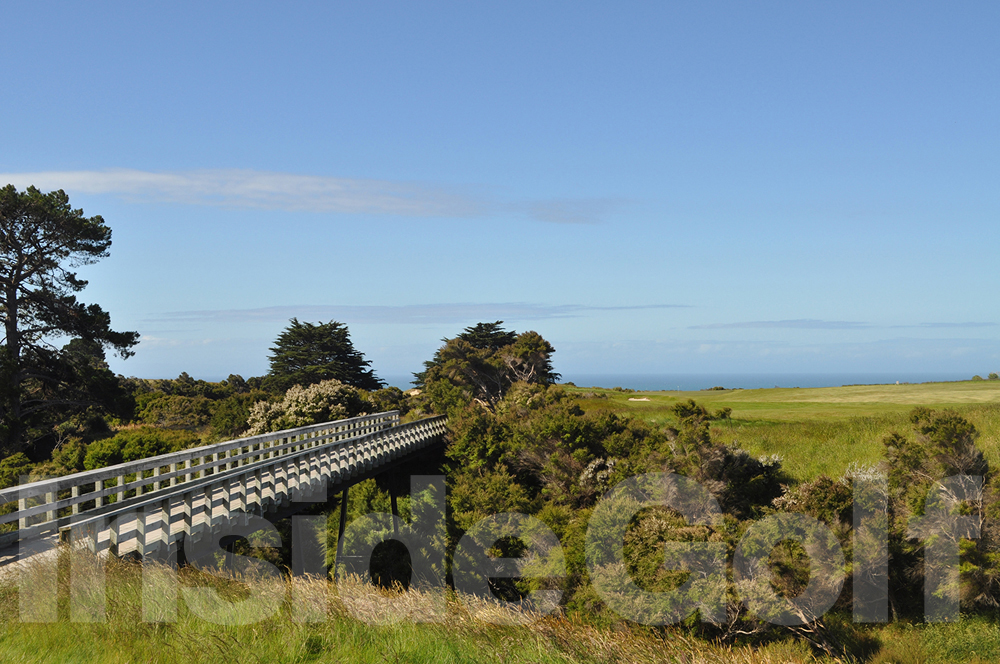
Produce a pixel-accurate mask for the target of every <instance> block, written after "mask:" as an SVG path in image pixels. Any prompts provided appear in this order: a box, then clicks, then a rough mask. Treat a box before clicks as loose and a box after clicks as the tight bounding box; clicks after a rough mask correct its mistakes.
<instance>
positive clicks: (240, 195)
mask: <svg viewBox="0 0 1000 664" xmlns="http://www.w3.org/2000/svg"><path fill="white" fill-rule="evenodd" d="M3 183H11V184H14V185H15V186H17V187H19V188H24V187H27V186H29V185H34V186H36V187H38V188H39V189H42V190H51V189H64V190H66V191H69V192H70V193H73V192H79V193H84V194H111V195H115V196H120V197H121V198H123V199H126V200H129V201H139V202H152V203H182V204H186V205H211V206H220V207H238V208H257V209H267V210H288V211H306V212H325V213H344V214H375V215H395V216H404V217H446V218H475V217H488V216H493V215H496V214H503V213H506V214H514V215H518V216H521V215H523V216H527V217H530V218H532V219H536V220H539V221H547V222H554V223H594V222H597V221H601V220H602V219H604V218H605V216H606V215H607V214H608V213H609V212H612V211H613V210H614V209H615V208H617V207H619V206H620V205H621V203H622V201H618V200H611V199H601V198H593V199H576V200H549V201H546V200H542V201H528V202H507V201H502V200H498V199H490V198H489V197H487V196H483V195H479V194H476V193H473V192H471V191H470V190H468V189H466V188H462V187H455V186H444V185H436V184H430V183H421V182H403V181H394V180H375V179H363V178H339V177H327V176H317V175H300V174H294V173H275V172H269V171H255V170H241V169H214V170H212V169H208V170H194V171H172V172H171V171H168V172H153V171H140V170H133V169H124V168H116V169H108V170H101V171H44V172H37V173H0V184H3Z"/></svg>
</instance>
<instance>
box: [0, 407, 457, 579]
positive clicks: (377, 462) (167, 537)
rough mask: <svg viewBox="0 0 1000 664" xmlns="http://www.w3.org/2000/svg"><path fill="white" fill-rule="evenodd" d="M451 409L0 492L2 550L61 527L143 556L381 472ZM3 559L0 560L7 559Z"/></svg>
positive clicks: (248, 441)
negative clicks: (10, 528)
mask: <svg viewBox="0 0 1000 664" xmlns="http://www.w3.org/2000/svg"><path fill="white" fill-rule="evenodd" d="M444 430H445V418H444V417H432V418H427V419H424V420H418V421H416V422H409V423H406V424H400V423H399V413H398V412H396V411H390V412H386V413H377V414H374V415H366V416H363V417H356V418H351V419H347V420H338V421H336V422H324V423H322V424H315V425H311V426H306V427H300V428H297V429H288V430H285V431H277V432H274V433H268V434H261V435H258V436H252V437H249V438H241V439H238V440H232V441H226V442H223V443H218V444H215V445H208V446H204V447H198V448H193V449H190V450H183V451H181V452H176V453H173V454H167V455H162V456H157V457H150V458H147V459H141V460H138V461H133V462H129V463H124V464H119V465H116V466H110V467H108V468H101V469H97V470H92V471H87V472H83V473H76V474H73V475H67V476H64V477H58V478H53V479H48V480H42V481H38V482H32V483H30V484H24V485H21V486H18V487H12V488H10V489H5V490H3V491H0V504H4V503H11V502H14V501H17V505H18V510H17V511H16V512H13V513H10V514H5V515H0V524H3V523H14V522H16V523H18V526H19V528H18V531H16V532H13V533H5V534H3V535H0V549H2V548H4V547H7V546H10V545H12V544H14V543H15V542H18V541H20V544H21V547H20V548H21V554H22V555H21V557H22V558H23V557H24V554H29V555H30V551H31V550H32V549H33V548H39V549H46V548H49V547H50V544H48V542H50V541H51V539H52V538H53V537H55V536H59V537H61V538H62V539H63V540H64V541H70V542H72V543H74V544H77V545H83V546H87V548H89V549H91V550H92V551H94V552H96V553H101V552H104V551H107V552H110V553H113V554H116V555H123V554H124V553H127V552H129V551H135V552H137V553H140V554H142V555H146V554H148V553H151V552H154V551H162V550H164V549H167V550H169V549H172V548H174V547H175V546H176V545H177V543H178V542H179V541H181V540H182V539H183V538H185V537H190V538H194V539H195V540H198V539H200V538H201V537H202V536H204V534H205V533H206V532H210V531H213V530H215V529H216V528H217V527H218V526H219V525H220V524H221V523H222V522H223V520H228V519H231V518H233V517H239V516H240V515H246V514H250V513H258V514H269V513H270V514H274V513H277V512H279V511H281V510H284V509H287V508H288V507H289V505H290V503H292V502H315V501H318V500H326V493H327V490H328V489H329V488H331V487H334V486H337V485H341V484H344V485H346V484H351V483H353V482H355V481H359V480H361V479H364V478H365V477H369V476H374V475H377V474H378V473H380V472H383V470H384V469H386V468H388V467H389V466H390V465H391V464H393V463H394V462H397V461H399V460H401V459H403V458H405V457H408V456H409V455H412V454H414V453H417V452H419V451H420V450H422V449H424V448H426V447H427V446H428V445H431V444H433V443H434V442H436V441H437V440H439V439H440V438H441V436H442V434H443V433H444ZM2 564H3V560H0V565H2Z"/></svg>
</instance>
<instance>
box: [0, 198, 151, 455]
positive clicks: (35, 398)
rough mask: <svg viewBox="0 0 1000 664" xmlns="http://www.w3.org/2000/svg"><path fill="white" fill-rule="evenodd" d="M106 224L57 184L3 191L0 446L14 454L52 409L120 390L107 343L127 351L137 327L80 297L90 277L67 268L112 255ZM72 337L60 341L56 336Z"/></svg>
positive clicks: (43, 429) (40, 431)
mask: <svg viewBox="0 0 1000 664" xmlns="http://www.w3.org/2000/svg"><path fill="white" fill-rule="evenodd" d="M110 247H111V229H110V228H108V226H107V225H105V223H104V219H102V218H101V217H100V216H94V217H86V216H84V214H83V211H82V210H74V209H73V208H71V207H70V204H69V197H68V196H67V195H66V193H65V192H63V191H62V190H59V191H53V192H49V193H42V192H41V191H39V190H38V189H36V188H35V187H28V189H27V190H25V191H18V190H17V189H16V188H15V187H14V186H13V185H7V186H6V187H4V188H3V189H0V316H2V317H3V324H4V339H3V343H2V345H0V447H2V448H3V449H4V451H6V452H8V453H10V452H13V451H17V450H20V449H23V448H24V447H25V446H26V445H28V444H30V443H31V442H32V441H33V440H35V439H37V438H39V437H41V436H44V435H45V434H46V433H47V432H48V431H50V430H51V426H52V424H53V423H54V420H55V419H58V415H59V414H61V415H63V416H65V415H66V414H67V412H68V411H72V410H74V409H76V410H79V409H80V408H84V407H87V406H90V405H95V404H99V403H101V402H102V401H104V400H105V399H106V398H108V397H112V398H114V397H115V395H113V394H111V393H114V392H116V389H115V383H116V381H115V377H114V376H113V374H111V373H110V371H109V370H108V368H107V365H106V364H105V362H104V359H105V356H104V351H105V350H108V349H110V350H114V351H115V352H117V353H118V354H119V355H120V356H121V357H129V356H130V355H132V347H133V346H135V344H136V343H138V340H139V335H138V333H137V332H116V331H114V330H112V329H111V316H110V315H109V314H108V313H107V312H106V311H104V310H103V309H101V307H100V306H98V305H96V304H84V303H82V302H79V301H77V299H76V295H75V294H76V293H78V292H80V291H82V290H83V289H84V288H85V287H86V285H87V282H86V281H85V280H83V279H80V278H79V277H78V276H77V274H76V273H75V272H74V271H73V270H72V269H73V268H76V267H79V266H82V265H88V264H91V263H95V262H97V261H99V260H100V259H102V258H105V257H107V256H108V249H109V248H110ZM67 338H68V339H69V343H68V344H66V345H65V347H63V348H58V347H56V345H55V342H56V340H59V339H62V340H66V339H67Z"/></svg>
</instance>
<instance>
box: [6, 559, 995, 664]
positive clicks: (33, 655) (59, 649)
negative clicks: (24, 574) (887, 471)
mask: <svg viewBox="0 0 1000 664" xmlns="http://www.w3.org/2000/svg"><path fill="white" fill-rule="evenodd" d="M66 555H67V554H64V558H63V561H62V562H63V563H64V565H65V563H66ZM83 567H87V566H86V565H84V566H83ZM91 569H93V568H91ZM105 571H106V587H107V594H106V597H107V600H106V601H107V604H106V607H107V609H106V613H105V614H104V615H105V620H104V621H103V622H96V623H82V622H69V621H68V620H67V614H68V610H69V609H68V606H67V602H66V598H67V597H68V595H69V588H68V584H67V582H66V575H65V574H63V575H62V576H61V578H60V586H61V597H62V599H61V601H60V607H59V612H60V618H61V620H60V621H59V622H55V623H26V622H19V621H18V620H17V606H18V598H17V596H16V591H15V590H13V588H11V587H10V586H6V585H0V605H2V606H4V607H5V608H6V609H7V610H6V611H4V612H3V614H2V617H0V661H2V662H4V663H7V662H23V663H25V664H28V663H31V664H35V663H37V664H49V663H53V662H58V663H59V664H65V663H75V662H78V663H80V664H84V663H87V664H89V663H94V664H126V663H133V662H135V663H144V664H145V663H149V664H160V663H163V664H193V663H196V662H218V661H239V662H261V663H263V662H267V663H268V664H270V663H272V662H273V663H275V664H285V663H288V664H293V663H295V664H298V663H310V662H317V663H319V662H427V663H429V664H431V663H432V664H439V663H440V664H450V663H452V662H455V663H458V662H498V663H501V662H502V663H512V664H513V663H522V662H523V663H528V662H539V663H541V662H546V663H548V662H552V663H567V664H569V663H574V662H579V663H590V662H594V663H598V662H600V663H608V664H610V663H614V662H684V663H685V664H695V663H704V664H715V663H718V664H778V663H789V664H805V663H807V662H828V663H834V662H844V661H855V660H842V659H833V658H829V657H825V656H817V655H815V654H814V653H812V652H810V649H809V647H808V646H807V645H806V644H805V643H803V642H800V641H794V640H791V639H788V640H785V641H778V642H772V643H769V644H767V645H766V646H764V647H760V648H754V647H751V646H750V645H737V646H730V645H722V644H713V643H708V642H705V641H703V640H700V639H698V638H695V637H692V636H691V635H690V633H688V632H686V631H685V630H683V629H665V630H661V631H659V632H656V633H654V632H651V631H649V630H647V629H644V628H634V627H629V626H627V625H625V624H621V625H618V626H616V627H610V628H608V627H605V628H596V627H593V626H591V625H587V624H585V623H583V622H581V621H579V620H572V619H566V618H560V617H542V618H540V617H538V616H532V615H528V614H523V613H517V612H513V611H509V610H506V609H498V608H496V607H495V606H493V605H489V604H486V603H484V602H482V601H478V600H474V599H473V600H469V599H468V598H463V599H462V600H461V601H459V599H457V598H456V597H454V596H451V597H450V598H449V601H448V605H447V610H446V613H445V614H444V615H443V616H437V617H436V616H432V615H430V614H429V610H428V607H429V606H431V605H432V602H431V599H430V598H429V597H428V596H427V595H426V594H425V593H423V592H420V591H410V592H408V593H405V594H398V593H391V592H380V591H378V590H375V589H374V588H373V587H372V586H370V585H367V584H361V583H359V582H357V581H356V580H354V579H348V580H346V581H342V582H341V585H340V586H339V588H340V590H339V596H337V591H336V590H335V589H334V586H333V585H332V584H330V583H329V582H327V581H325V580H320V579H314V580H311V581H306V582H304V583H302V584H301V585H299V586H298V587H297V591H296V592H297V595H296V597H295V600H294V601H291V600H289V599H288V597H287V596H286V595H285V593H286V592H287V588H286V587H285V585H284V583H280V584H277V585H268V584H266V583H264V584H258V585H256V586H255V587H254V589H255V595H256V596H257V597H264V596H268V595H272V594H273V596H277V597H284V598H285V599H284V602H283V603H282V604H281V608H280V610H279V612H278V613H276V614H275V615H273V616H272V617H269V618H267V619H265V620H261V621H256V622H252V623H251V624H246V625H231V626H223V625H218V624H213V623H212V622H208V621H206V620H203V619H201V618H199V617H197V616H196V615H195V614H194V613H192V611H191V610H190V609H189V608H188V606H187V605H186V604H185V603H184V602H181V603H180V610H179V611H178V613H177V619H176V621H174V622H166V623H153V622H145V621H143V620H142V619H141V617H142V615H143V613H142V611H143V604H142V603H141V601H140V598H141V596H142V581H141V568H140V567H139V566H138V565H135V564H131V563H125V562H117V561H115V562H113V563H111V564H109V565H108V566H107V568H106V570H105ZM29 573H30V574H37V573H39V571H38V570H33V571H30V572H29ZM75 583H76V584H79V585H78V586H77V589H81V588H82V590H83V593H82V595H83V596H85V597H86V596H90V597H93V596H94V593H95V592H96V591H97V589H99V588H100V577H99V575H96V574H93V573H92V572H91V573H89V574H88V573H84V575H83V576H82V577H79V576H78V579H77V581H76V582H75ZM181 583H182V584H183V585H185V586H189V585H202V586H204V585H206V584H207V585H209V586H211V587H213V588H215V589H216V590H218V591H219V592H220V594H221V595H222V596H223V597H227V598H228V599H230V600H234V601H237V602H238V601H241V600H245V599H246V598H247V597H248V592H247V591H246V589H243V588H241V587H240V584H236V583H233V582H222V581H219V580H218V579H215V580H212V579H210V578H208V577H204V576H199V575H198V574H197V573H194V572H190V571H184V572H182V574H181ZM279 601H281V600H279ZM294 611H298V612H300V613H299V615H300V616H302V615H308V616H310V618H311V619H312V622H306V621H302V620H296V619H295V617H293V615H292V614H293V612H294ZM233 615H236V616H239V615H241V612H240V610H239V609H237V610H236V611H234V613H233ZM484 617H488V618H489V620H483V618H484ZM524 619H529V620H531V621H532V622H531V623H530V624H528V625H525V626H512V625H511V623H512V622H515V621H521V620H524ZM495 623H506V624H495ZM861 629H862V632H863V633H864V636H865V637H866V638H867V640H868V641H869V642H870V644H871V645H872V646H874V647H873V648H872V654H871V657H869V658H867V659H866V660H864V661H868V662H872V663H873V664H888V663H890V662H896V663H901V664H910V663H913V664H917V663H927V664H944V663H946V662H949V663H950V662H957V661H961V662H972V663H973V664H978V663H981V662H995V661H1000V627H998V625H997V624H996V622H991V621H989V620H985V619H982V618H976V619H973V620H965V621H963V622H961V623H958V624H944V625H917V626H913V625H902V624H894V625H889V626H883V627H872V628H867V629H866V628H861ZM855 633H856V634H857V631H855Z"/></svg>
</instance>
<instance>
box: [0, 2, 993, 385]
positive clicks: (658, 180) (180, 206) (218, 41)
mask: <svg viewBox="0 0 1000 664" xmlns="http://www.w3.org/2000/svg"><path fill="white" fill-rule="evenodd" d="M4 26H5V29H4V33H5V37H4V39H3V40H2V41H0V64H2V71H3V76H2V78H0V89H2V92H3V97H2V98H3V102H2V104H0V119H2V122H0V180H2V181H3V184H6V183H7V182H12V183H14V184H16V185H18V186H19V187H22V188H23V187H25V186H27V185H29V184H35V185H37V186H38V187H39V188H42V189H44V190H50V189H56V188H61V189H65V190H66V191H67V192H68V193H69V195H70V200H71V202H72V203H73V204H74V206H77V207H82V208H83V209H84V211H85V212H86V213H87V214H90V215H93V214H100V215H102V216H103V217H104V218H105V220H106V221H107V223H108V224H109V225H110V226H111V228H112V229H113V232H114V245H113V247H112V254H111V257H110V258H108V259H106V260H105V261H103V262H102V263H100V264H98V265H95V266H90V267H87V268H85V269H84V270H83V271H82V273H83V275H84V276H85V277H87V278H89V279H90V281H91V284H90V286H89V287H88V288H87V289H86V290H85V291H84V292H83V294H82V296H81V297H82V299H83V300H84V301H87V302H97V303H99V304H101V305H102V306H103V307H105V308H106V309H107V310H108V311H110V312H111V315H112V320H113V324H114V326H115V327H116V328H117V329H128V330H138V331H139V332H140V333H141V334H142V342H141V343H140V345H139V346H138V347H137V353H136V356H135V357H133V358H131V359H129V360H127V361H121V360H118V359H116V358H112V359H111V363H112V367H113V368H114V369H115V370H116V371H118V372H120V373H123V374H126V375H138V376H144V377H170V376H176V375H177V374H179V373H180V372H181V371H187V372H188V373H190V374H191V375H193V376H196V377H201V378H210V379H211V378H216V379H217V378H221V377H224V376H226V375H228V374H229V373H240V374H243V375H244V376H249V375H260V374H262V373H264V372H265V371H266V370H267V352H268V351H267V349H268V346H269V345H270V344H271V343H272V342H273V340H274V338H275V337H276V336H277V334H278V333H279V332H280V330H281V329H282V328H283V327H284V326H285V325H286V324H287V322H288V319H289V318H291V317H292V316H297V317H298V318H299V319H300V320H308V321H320V320H324V321H325V320H331V319H335V320H339V321H341V322H343V323H346V324H347V325H348V326H349V328H350V330H351V334H352V338H353V339H354V342H355V345H356V346H357V347H358V348H359V349H360V350H361V351H362V352H364V353H365V354H366V356H367V357H368V358H369V359H371V360H372V362H373V366H374V368H375V369H376V372H377V373H379V374H380V375H399V374H405V373H408V372H411V371H415V370H418V369H419V368H420V363H421V362H422V361H423V360H425V359H428V358H429V357H430V356H431V355H432V354H433V352H434V350H435V349H436V348H437V347H438V346H439V345H440V339H441V338H442V337H445V336H454V335H455V334H456V333H458V332H460V331H461V329H462V328H463V327H465V326H467V325H470V324H473V323H475V322H477V321H481V320H497V319H502V320H504V321H506V323H507V326H508V327H511V328H513V329H517V330H519V331H520V330H525V329H534V330H537V331H538V332H540V333H541V334H542V335H543V336H545V337H546V338H547V339H549V340H550V341H551V342H552V343H553V345H554V346H555V347H556V349H557V353H556V356H555V358H554V359H555V364H556V368H557V370H560V371H562V373H563V374H564V375H565V376H566V377H567V378H572V376H573V374H575V373H577V374H579V373H588V374H592V373H605V372H612V373H698V372H732V373H740V372H834V371H843V372H873V371H879V372H883V371H884V372H893V371H899V372H958V373H963V374H964V373H967V374H969V375H971V374H973V373H981V374H985V373H987V372H989V371H996V370H1000V325H998V323H1000V316H998V314H997V308H996V302H997V300H998V298H997V294H998V292H1000V288H998V287H1000V269H998V263H1000V256H998V248H1000V223H998V222H1000V187H998V184H1000V159H998V155H1000V122H998V121H997V118H1000V40H998V39H997V38H996V35H997V34H998V32H1000V5H997V4H996V3H985V2H983V3H962V4H959V5H944V4H940V3H891V2H885V3H837V4H826V5H822V4H819V3H792V2H785V3H766V2H762V3H739V2H731V3H710V2H705V3H684V4H681V3H631V4H615V5H612V4H609V3H605V4H597V3H581V2H574V3H569V2H565V3H555V2H553V3H534V2H532V3H528V2H505V3H490V4H487V3H467V2H462V3H460V2H455V3H352V4H346V3H325V2H324V3H319V2H316V3H281V4H279V3H273V4H263V3H245V2H240V3H235V2H233V3H210V4H209V3H185V2H174V3H169V4H166V3H164V4H159V5H150V4H146V3H125V2H121V3H112V2H93V3H86V4H72V3H54V2H11V3H5V5H4Z"/></svg>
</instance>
